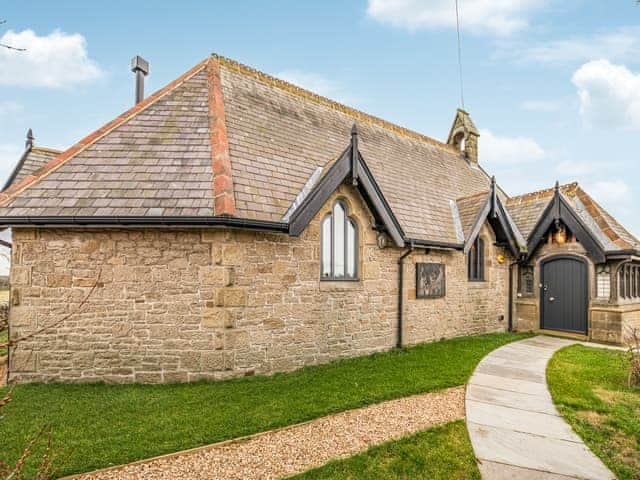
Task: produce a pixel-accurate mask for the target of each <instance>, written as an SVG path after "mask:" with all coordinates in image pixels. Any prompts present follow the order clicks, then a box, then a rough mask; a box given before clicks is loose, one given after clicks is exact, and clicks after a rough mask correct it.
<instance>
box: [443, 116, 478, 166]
mask: <svg viewBox="0 0 640 480" xmlns="http://www.w3.org/2000/svg"><path fill="white" fill-rule="evenodd" d="M478 137H480V132H478V129H477V128H476V126H475V124H474V123H473V120H471V117H470V116H469V113H468V112H466V111H464V110H463V109H461V108H459V109H458V110H457V111H456V116H455V118H454V120H453V125H452V126H451V130H450V132H449V138H448V140H447V143H448V144H449V145H453V146H454V147H456V148H458V149H459V150H460V151H461V152H463V153H464V156H465V157H466V159H467V160H468V161H469V162H472V163H478Z"/></svg>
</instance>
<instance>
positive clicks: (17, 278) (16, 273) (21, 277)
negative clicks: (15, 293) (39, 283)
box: [11, 265, 31, 286]
mask: <svg viewBox="0 0 640 480" xmlns="http://www.w3.org/2000/svg"><path fill="white" fill-rule="evenodd" d="M30 284H31V267H21V266H18V265H13V266H12V267H11V285H12V286H19V285H30Z"/></svg>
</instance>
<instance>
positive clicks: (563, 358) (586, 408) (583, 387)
mask: <svg viewBox="0 0 640 480" xmlns="http://www.w3.org/2000/svg"><path fill="white" fill-rule="evenodd" d="M626 358H627V357H626V354H625V353H624V352H621V351H613V350H604V349H596V348H587V347H583V346H572V347H568V348H564V349H562V350H560V351H559V352H558V353H556V354H555V355H554V357H553V358H552V359H551V362H550V363H549V367H548V368H547V380H548V383H549V388H550V390H551V394H552V396H553V400H554V402H555V403H556V405H557V406H558V409H559V411H560V413H561V414H562V415H563V416H564V417H565V418H566V419H567V421H568V422H569V423H570V424H571V426H572V427H573V429H574V430H575V431H576V432H577V433H578V435H580V436H581V437H582V439H583V440H584V441H585V443H586V444H587V445H588V446H589V448H591V450H592V451H593V452H594V453H595V454H596V455H598V457H600V458H601V459H602V461H603V462H604V463H605V464H606V465H607V466H608V467H609V468H610V469H611V470H612V471H613V472H614V473H615V474H616V476H617V477H618V478H619V479H620V480H637V479H638V478H640V389H638V388H635V389H632V388H628V387H627V374H628V370H627V368H628V362H627V360H626Z"/></svg>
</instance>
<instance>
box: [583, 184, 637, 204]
mask: <svg viewBox="0 0 640 480" xmlns="http://www.w3.org/2000/svg"><path fill="white" fill-rule="evenodd" d="M585 189H586V190H587V191H588V192H589V194H590V195H591V196H593V198H595V200H596V201H597V202H598V203H603V204H618V203H626V202H627V201H628V200H629V198H630V194H631V187H629V185H628V184H627V183H626V182H625V181H624V180H601V181H597V182H593V183H589V182H587V183H586V185H585Z"/></svg>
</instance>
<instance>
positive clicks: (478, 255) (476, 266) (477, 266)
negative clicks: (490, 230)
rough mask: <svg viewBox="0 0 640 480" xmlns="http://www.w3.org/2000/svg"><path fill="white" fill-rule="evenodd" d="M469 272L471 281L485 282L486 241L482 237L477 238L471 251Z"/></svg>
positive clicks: (468, 265)
mask: <svg viewBox="0 0 640 480" xmlns="http://www.w3.org/2000/svg"><path fill="white" fill-rule="evenodd" d="M467 272H468V276H469V280H470V281H472V282H482V281H484V240H482V239H481V238H480V237H478V238H476V240H475V242H473V245H472V246H471V250H469V256H468V258H467Z"/></svg>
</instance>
